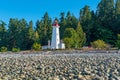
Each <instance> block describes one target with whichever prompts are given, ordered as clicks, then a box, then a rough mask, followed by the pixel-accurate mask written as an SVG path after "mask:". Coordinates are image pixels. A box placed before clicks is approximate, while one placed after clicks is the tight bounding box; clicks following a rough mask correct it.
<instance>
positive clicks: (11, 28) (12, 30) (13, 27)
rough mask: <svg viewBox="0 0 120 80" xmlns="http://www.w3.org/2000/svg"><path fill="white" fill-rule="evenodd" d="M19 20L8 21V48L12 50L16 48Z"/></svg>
mask: <svg viewBox="0 0 120 80" xmlns="http://www.w3.org/2000/svg"><path fill="white" fill-rule="evenodd" d="M18 23H19V20H18V19H12V18H11V19H10V21H9V25H8V47H9V49H12V48H13V47H18V46H17V39H18V37H19V24H18Z"/></svg>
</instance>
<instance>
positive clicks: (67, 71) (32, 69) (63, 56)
mask: <svg viewBox="0 0 120 80" xmlns="http://www.w3.org/2000/svg"><path fill="white" fill-rule="evenodd" d="M0 80H120V54H119V53H81V52H80V51H75V52H59V51H58V52H56V51H46V52H44V51H43V52H34V53H32V52H31V53H29V54H23V53H12V52H11V53H9V54H8V53H6V54H0Z"/></svg>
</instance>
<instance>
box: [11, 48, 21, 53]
mask: <svg viewBox="0 0 120 80" xmlns="http://www.w3.org/2000/svg"><path fill="white" fill-rule="evenodd" d="M19 51H20V48H12V52H19Z"/></svg>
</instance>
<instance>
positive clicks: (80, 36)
mask: <svg viewBox="0 0 120 80" xmlns="http://www.w3.org/2000/svg"><path fill="white" fill-rule="evenodd" d="M76 32H77V35H78V38H77V39H78V43H77V48H81V47H82V46H83V45H84V44H85V40H86V37H85V33H84V32H83V29H82V26H81V24H80V22H78V25H77V28H76Z"/></svg>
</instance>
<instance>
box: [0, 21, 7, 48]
mask: <svg viewBox="0 0 120 80" xmlns="http://www.w3.org/2000/svg"><path fill="white" fill-rule="evenodd" d="M5 25H6V23H5V22H3V21H0V47H3V46H7V42H6V39H7V30H6V28H5Z"/></svg>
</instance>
